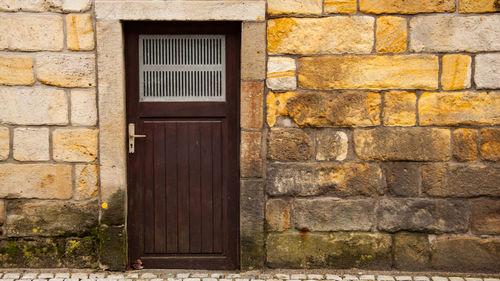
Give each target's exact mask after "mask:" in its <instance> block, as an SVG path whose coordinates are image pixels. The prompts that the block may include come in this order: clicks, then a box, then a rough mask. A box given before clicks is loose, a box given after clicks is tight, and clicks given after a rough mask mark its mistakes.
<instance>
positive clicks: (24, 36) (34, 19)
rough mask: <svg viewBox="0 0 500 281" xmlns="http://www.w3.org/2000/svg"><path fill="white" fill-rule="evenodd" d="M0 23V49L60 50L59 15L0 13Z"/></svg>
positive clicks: (61, 31)
mask: <svg viewBox="0 0 500 281" xmlns="http://www.w3.org/2000/svg"><path fill="white" fill-rule="evenodd" d="M0 23H1V24H0V34H2V36H1V37H0V50H14V51H40V50H48V51H60V50H62V49H63V47H64V34H63V19H62V17H60V16H57V15H30V14H2V15H0ZM13 26H15V27H16V28H12V27H13Z"/></svg>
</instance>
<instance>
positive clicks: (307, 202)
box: [293, 198, 375, 231]
mask: <svg viewBox="0 0 500 281" xmlns="http://www.w3.org/2000/svg"><path fill="white" fill-rule="evenodd" d="M374 207H375V202H374V201H373V200H369V199H368V200H363V199H356V200H342V199H338V198H318V199H295V201H294V204H293V220H294V224H295V227H296V228H297V229H299V230H301V231H369V230H370V229H371V227H372V226H373V222H374V221H375V220H374V218H375V214H374V213H373V210H374Z"/></svg>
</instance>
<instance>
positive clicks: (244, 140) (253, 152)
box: [240, 132, 263, 178]
mask: <svg viewBox="0 0 500 281" xmlns="http://www.w3.org/2000/svg"><path fill="white" fill-rule="evenodd" d="M261 143H262V135H261V133H260V132H241V160H240V165H241V176H242V177H246V178H251V177H259V178H260V177H262V168H263V163H262V160H263V159H262V154H261Z"/></svg>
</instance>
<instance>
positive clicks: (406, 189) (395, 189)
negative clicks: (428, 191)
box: [382, 162, 420, 197]
mask: <svg viewBox="0 0 500 281" xmlns="http://www.w3.org/2000/svg"><path fill="white" fill-rule="evenodd" d="M382 167H383V169H384V173H385V177H386V179H387V187H388V189H389V192H390V193H391V194H393V195H396V196H404V197H417V196H418V190H419V182H420V168H419V166H418V165H417V164H415V163H408V162H392V163H385V164H384V165H383V166H382Z"/></svg>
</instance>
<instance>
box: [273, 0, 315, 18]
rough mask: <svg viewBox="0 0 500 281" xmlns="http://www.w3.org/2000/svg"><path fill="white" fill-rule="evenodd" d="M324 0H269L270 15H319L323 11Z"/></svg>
mask: <svg viewBox="0 0 500 281" xmlns="http://www.w3.org/2000/svg"><path fill="white" fill-rule="evenodd" d="M322 4H323V1H322V0H269V1H267V13H268V14H269V15H283V14H285V15H290V14H293V15H311V14H312V15H319V14H321V12H322V9H323V8H322Z"/></svg>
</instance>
